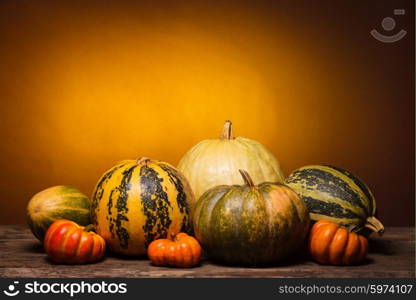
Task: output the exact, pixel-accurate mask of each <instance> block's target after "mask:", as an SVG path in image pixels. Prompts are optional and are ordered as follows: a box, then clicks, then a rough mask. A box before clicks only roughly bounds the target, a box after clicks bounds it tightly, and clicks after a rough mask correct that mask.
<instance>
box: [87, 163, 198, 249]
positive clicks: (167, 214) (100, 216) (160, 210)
mask: <svg viewBox="0 0 416 300" xmlns="http://www.w3.org/2000/svg"><path fill="white" fill-rule="evenodd" d="M193 203H194V196H193V193H192V190H191V189H190V187H189V184H188V182H187V181H186V179H185V178H184V177H183V175H182V174H181V173H180V172H179V171H178V170H176V169H175V168H174V167H172V166H171V165H170V164H168V163H165V162H161V161H156V160H151V159H148V158H141V159H139V160H125V161H122V162H120V163H119V164H117V165H116V166H114V167H113V168H111V169H110V170H108V171H107V172H105V173H104V175H103V176H102V177H101V178H100V180H99V181H98V183H97V185H96V187H95V190H94V192H93V196H92V203H91V221H92V224H94V225H95V228H96V231H97V233H98V234H99V235H101V236H102V237H103V238H104V239H105V241H106V243H107V245H109V247H110V249H111V250H112V251H114V252H116V253H119V254H125V255H143V254H145V253H146V249H147V246H148V245H149V244H150V243H151V242H152V241H153V240H155V239H158V238H166V237H168V236H170V234H171V233H173V234H176V233H179V232H190V231H191V227H192V226H191V225H192V224H191V220H190V210H191V207H192V205H193Z"/></svg>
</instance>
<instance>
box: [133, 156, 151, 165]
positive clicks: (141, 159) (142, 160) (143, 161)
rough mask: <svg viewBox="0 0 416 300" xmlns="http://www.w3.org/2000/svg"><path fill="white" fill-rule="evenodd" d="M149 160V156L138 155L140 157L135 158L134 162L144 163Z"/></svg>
mask: <svg viewBox="0 0 416 300" xmlns="http://www.w3.org/2000/svg"><path fill="white" fill-rule="evenodd" d="M149 160H150V158H148V157H140V158H138V159H136V163H137V164H141V163H146V162H148V161H149Z"/></svg>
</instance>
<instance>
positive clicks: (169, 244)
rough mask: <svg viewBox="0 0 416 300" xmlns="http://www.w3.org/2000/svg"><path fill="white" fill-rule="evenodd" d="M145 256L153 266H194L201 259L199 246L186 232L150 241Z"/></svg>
mask: <svg viewBox="0 0 416 300" xmlns="http://www.w3.org/2000/svg"><path fill="white" fill-rule="evenodd" d="M147 256H148V257H149V259H150V260H151V262H152V264H154V265H155V266H171V267H180V268H189V267H194V266H196V265H197V264H199V261H200V260H201V246H200V245H199V243H198V241H197V240H196V239H195V238H193V237H191V236H189V235H187V234H186V233H183V232H181V233H178V234H176V235H175V234H172V235H171V239H158V240H155V241H153V242H151V243H150V245H149V248H147Z"/></svg>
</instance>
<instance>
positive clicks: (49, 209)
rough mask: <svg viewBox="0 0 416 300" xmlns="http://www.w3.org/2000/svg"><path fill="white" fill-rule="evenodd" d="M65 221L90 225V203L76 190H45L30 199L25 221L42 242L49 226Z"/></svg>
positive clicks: (66, 188)
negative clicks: (61, 220)
mask: <svg viewBox="0 0 416 300" xmlns="http://www.w3.org/2000/svg"><path fill="white" fill-rule="evenodd" d="M59 219H66V220H71V221H74V222H76V223H77V224H79V225H81V226H83V225H88V224H89V223H90V201H89V199H88V197H87V196H85V195H84V194H83V193H81V192H80V191H79V190H78V189H76V188H73V187H69V186H63V185H59V186H54V187H50V188H47V189H45V190H43V191H41V192H39V193H37V194H36V195H34V196H33V197H32V199H30V201H29V204H28V205H27V220H28V223H29V227H30V229H31V231H32V233H33V234H34V235H35V236H36V237H37V238H38V239H39V241H41V242H43V239H44V237H45V233H46V231H47V230H48V228H49V226H50V225H51V224H52V223H53V222H55V221H56V220H59Z"/></svg>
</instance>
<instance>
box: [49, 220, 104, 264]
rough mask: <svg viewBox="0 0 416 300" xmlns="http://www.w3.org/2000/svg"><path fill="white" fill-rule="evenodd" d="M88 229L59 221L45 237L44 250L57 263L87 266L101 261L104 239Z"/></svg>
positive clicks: (50, 228)
mask: <svg viewBox="0 0 416 300" xmlns="http://www.w3.org/2000/svg"><path fill="white" fill-rule="evenodd" d="M87 227H88V226H87ZM86 230H88V228H86V227H84V226H79V225H78V224H77V223H75V222H72V221H68V220H57V221H55V222H54V223H53V224H52V225H51V226H50V227H49V229H48V231H47V232H46V235H45V240H44V243H43V245H44V248H45V251H46V253H47V254H48V256H49V257H50V259H51V260H53V261H54V262H57V263H66V264H85V263H92V262H96V261H99V260H100V259H102V258H103V256H104V252H105V242H104V239H103V238H102V237H101V236H99V235H98V234H96V233H95V232H92V231H86Z"/></svg>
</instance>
